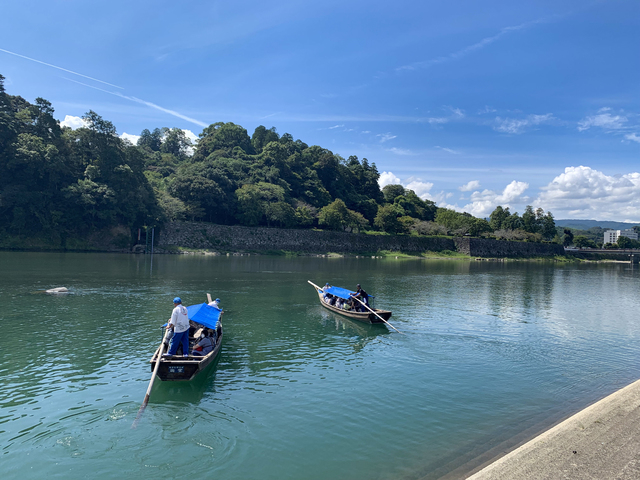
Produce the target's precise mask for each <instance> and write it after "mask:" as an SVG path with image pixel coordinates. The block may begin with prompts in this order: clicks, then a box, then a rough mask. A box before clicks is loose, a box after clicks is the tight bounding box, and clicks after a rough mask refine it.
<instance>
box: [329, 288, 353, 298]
mask: <svg viewBox="0 0 640 480" xmlns="http://www.w3.org/2000/svg"><path fill="white" fill-rule="evenodd" d="M325 292H326V293H330V294H331V295H333V296H335V297H339V298H344V299H345V300H348V299H349V298H351V297H350V295H349V294H351V293H356V292H352V291H351V290H347V289H346V288H340V287H329V288H328V289H327V290H325Z"/></svg>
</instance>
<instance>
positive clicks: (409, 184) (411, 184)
mask: <svg viewBox="0 0 640 480" xmlns="http://www.w3.org/2000/svg"><path fill="white" fill-rule="evenodd" d="M378 184H379V185H380V188H384V187H385V186H387V185H402V186H403V187H404V188H408V189H409V190H413V191H414V192H415V193H416V195H418V197H420V198H421V199H422V200H431V199H432V198H431V194H430V193H429V191H430V190H431V189H432V188H433V183H431V182H423V181H422V179H420V178H416V177H410V178H407V179H406V180H405V181H404V182H403V181H402V180H400V179H399V178H398V177H396V176H395V175H394V174H393V173H392V172H382V173H381V174H380V178H379V179H378Z"/></svg>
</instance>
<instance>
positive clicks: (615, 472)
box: [468, 380, 640, 480]
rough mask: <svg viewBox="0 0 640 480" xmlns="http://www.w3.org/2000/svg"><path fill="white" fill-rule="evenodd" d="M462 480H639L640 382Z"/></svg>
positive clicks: (583, 411)
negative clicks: (466, 479)
mask: <svg viewBox="0 0 640 480" xmlns="http://www.w3.org/2000/svg"><path fill="white" fill-rule="evenodd" d="M468 478H469V480H498V479H499V480H520V479H522V480H525V479H526V480H541V479H550V480H551V479H553V480H559V479H575V480H589V479H597V480H608V479H616V480H638V479H640V380H638V381H636V382H634V383H632V384H631V385H629V386H627V387H625V388H623V389H622V390H619V391H617V392H615V393H613V394H611V395H609V396H608V397H606V398H604V399H602V400H600V401H599V402H597V403H595V404H593V405H591V406H590V407H587V408H586V409H584V410H582V411H581V412H579V413H577V414H576V415H574V416H572V417H570V418H568V419H567V420H565V421H563V422H562V423H560V424H558V425H556V426H555V427H553V428H551V429H550V430H548V431H546V432H545V433H543V434H541V435H539V436H538V437H536V438H534V439H533V440H531V441H530V442H527V443H525V444H524V445H522V446H521V447H519V448H517V449H516V450H514V451H512V452H511V453H509V454H507V455H505V456H504V457H502V458H500V459H498V460H496V461H495V462H493V463H491V464H490V465H489V466H487V467H485V468H483V469H482V470H480V471H479V472H477V473H475V474H474V475H472V476H470V477H468Z"/></svg>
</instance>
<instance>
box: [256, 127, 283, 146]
mask: <svg viewBox="0 0 640 480" xmlns="http://www.w3.org/2000/svg"><path fill="white" fill-rule="evenodd" d="M278 140H280V135H278V132H277V131H276V127H271V128H270V129H268V130H267V129H266V128H265V127H264V126H263V125H260V126H258V127H257V128H256V129H255V130H254V132H253V135H251V145H252V146H253V149H254V151H255V152H256V153H261V152H262V149H263V148H264V146H265V145H266V144H267V143H269V142H277V141H278Z"/></svg>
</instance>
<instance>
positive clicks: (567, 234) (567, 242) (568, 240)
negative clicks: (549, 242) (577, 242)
mask: <svg viewBox="0 0 640 480" xmlns="http://www.w3.org/2000/svg"><path fill="white" fill-rule="evenodd" d="M562 245H564V246H565V247H569V246H571V245H573V232H572V231H571V230H570V229H568V228H565V229H564V236H563V237H562Z"/></svg>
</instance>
